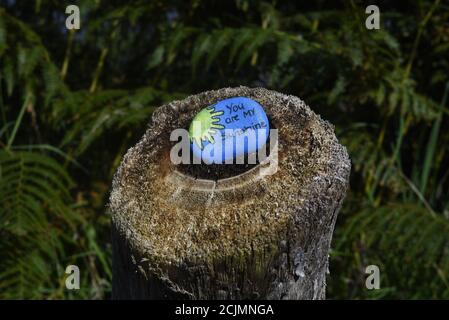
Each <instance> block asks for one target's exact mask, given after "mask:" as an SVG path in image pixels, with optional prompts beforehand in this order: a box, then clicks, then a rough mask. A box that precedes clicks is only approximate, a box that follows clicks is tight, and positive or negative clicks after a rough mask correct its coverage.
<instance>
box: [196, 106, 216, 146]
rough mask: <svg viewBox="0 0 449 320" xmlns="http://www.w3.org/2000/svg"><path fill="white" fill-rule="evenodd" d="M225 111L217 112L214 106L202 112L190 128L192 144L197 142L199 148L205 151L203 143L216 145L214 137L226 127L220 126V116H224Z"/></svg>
mask: <svg viewBox="0 0 449 320" xmlns="http://www.w3.org/2000/svg"><path fill="white" fill-rule="evenodd" d="M223 114H224V111H215V108H214V107H213V106H211V107H207V108H205V109H203V110H201V111H200V112H199V113H198V114H197V115H196V116H195V118H193V120H192V123H191V124H190V128H189V136H190V140H191V141H192V142H195V143H196V144H197V145H198V147H200V148H201V150H202V149H203V147H204V146H203V141H206V140H207V141H209V142H210V143H214V137H213V135H214V134H215V133H216V132H217V130H218V129H223V128H224V126H223V125H221V124H219V122H220V118H219V116H221V115H223Z"/></svg>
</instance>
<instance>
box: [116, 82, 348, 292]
mask: <svg viewBox="0 0 449 320" xmlns="http://www.w3.org/2000/svg"><path fill="white" fill-rule="evenodd" d="M235 96H243V97H248V98H251V99H253V100H255V101H257V102H259V103H260V104H261V105H262V106H263V108H264V109H265V111H266V113H267V115H268V118H269V121H270V125H271V127H274V128H277V129H278V130H279V131H278V137H279V143H278V144H277V147H278V170H277V172H275V173H274V174H271V175H262V174H260V171H261V170H262V169H263V168H262V167H263V165H262V164H260V165H256V166H254V167H252V168H247V170H246V171H245V168H244V169H243V170H242V168H237V169H235V168H236V167H234V166H232V165H231V166H229V165H228V166H229V167H226V169H224V170H223V169H220V168H218V167H217V166H215V167H214V166H212V167H210V169H209V168H205V167H204V166H205V165H200V167H201V168H200V169H201V170H202V171H201V170H200V171H195V169H193V170H190V169H189V168H187V169H186V167H185V166H183V165H174V164H173V163H172V162H171V161H170V150H171V148H172V146H173V144H174V142H173V141H170V133H171V132H172V131H173V130H174V129H176V128H188V127H189V124H190V122H191V120H192V118H193V117H194V116H195V114H197V113H198V111H200V110H201V109H203V108H205V107H207V106H209V105H212V104H214V103H215V102H218V101H220V100H223V99H226V98H230V97H235ZM270 156H271V155H270ZM228 168H229V169H228ZM234 169H235V171H233V170H234ZM220 170H221V171H220ZM198 172H200V173H198ZM349 173H350V161H349V158H348V154H347V152H346V149H345V148H344V147H343V146H341V145H340V144H339V143H338V141H337V139H336V137H335V134H334V131H333V127H332V125H331V124H329V123H328V122H326V121H324V120H322V119H321V118H320V117H319V116H317V115H316V114H315V113H313V112H312V111H311V110H310V108H309V107H308V106H306V105H305V103H304V102H303V101H301V100H300V99H299V98H297V97H294V96H287V95H283V94H280V93H278V92H274V91H269V90H266V89H261V88H256V89H250V88H246V87H239V88H224V89H220V90H216V91H209V92H204V93H201V94H197V95H194V96H190V97H188V98H186V99H184V100H182V101H174V102H172V103H169V104H167V105H164V106H162V107H160V108H158V109H157V110H156V111H155V112H154V114H153V117H152V121H151V123H150V125H149V128H148V130H147V132H146V133H145V135H144V137H143V138H142V139H141V141H140V142H139V143H138V144H137V145H136V146H135V147H133V148H131V149H129V150H128V152H127V154H126V155H125V157H124V159H123V161H122V163H121V165H120V167H119V169H118V171H117V173H116V175H115V177H114V181H113V187H112V191H111V196H110V209H111V212H112V221H113V224H112V237H113V288H112V289H113V298H115V299H167V298H168V299H323V298H324V297H325V283H326V273H327V272H328V255H329V248H330V243H331V238H332V233H333V229H334V225H335V221H336V219H337V214H338V211H339V209H340V207H341V205H342V201H343V198H344V196H345V193H346V189H347V187H348V179H349Z"/></svg>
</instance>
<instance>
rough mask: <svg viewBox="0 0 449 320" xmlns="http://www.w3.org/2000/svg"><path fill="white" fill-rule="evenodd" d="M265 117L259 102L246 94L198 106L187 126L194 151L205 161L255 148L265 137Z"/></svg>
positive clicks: (217, 161) (246, 152)
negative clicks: (206, 105)
mask: <svg viewBox="0 0 449 320" xmlns="http://www.w3.org/2000/svg"><path fill="white" fill-rule="evenodd" d="M269 126H270V124H269V122H268V117H267V115H266V113H265V111H264V110H263V108H262V106H261V105H260V104H259V103H258V102H256V101H254V100H252V99H250V98H246V97H233V98H229V99H225V100H221V101H219V102H217V103H215V104H213V105H211V106H209V107H206V108H204V109H203V110H201V111H200V112H199V113H198V114H197V115H196V116H195V117H194V118H193V120H192V123H191V124H190V128H189V136H190V141H191V149H192V152H193V155H194V156H195V157H196V158H198V159H203V161H204V162H206V163H224V162H225V161H226V163H228V162H229V160H230V159H236V158H237V157H241V156H244V155H245V154H250V153H254V152H256V151H258V150H259V149H260V148H261V147H262V146H263V145H264V144H265V143H266V142H267V139H268V135H269V132H270V127H269Z"/></svg>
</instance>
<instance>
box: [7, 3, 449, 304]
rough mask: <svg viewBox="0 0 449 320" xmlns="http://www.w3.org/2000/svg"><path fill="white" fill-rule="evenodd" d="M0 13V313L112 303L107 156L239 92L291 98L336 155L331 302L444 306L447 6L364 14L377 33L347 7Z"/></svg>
mask: <svg viewBox="0 0 449 320" xmlns="http://www.w3.org/2000/svg"><path fill="white" fill-rule="evenodd" d="M370 2H371V1H370ZM0 4H1V7H0V90H1V91H0V117H1V118H0V148H1V149H0V204H1V205H0V239H1V240H0V298H2V299H5V298H12V299H19V298H32V299H65V298H69V299H70V298H82V299H87V298H96V299H103V298H108V297H110V291H111V244H110V239H109V227H110V221H109V220H110V219H109V216H108V215H107V209H106V204H107V199H108V191H109V187H110V185H111V179H112V176H113V173H114V171H115V170H116V168H117V166H118V164H119V162H120V159H121V157H122V156H123V155H124V153H125V152H126V150H127V149H128V148H129V147H131V146H132V145H134V144H135V143H136V142H137V141H138V139H139V138H140V137H141V136H142V134H143V133H144V131H145V128H146V125H147V123H148V120H149V118H150V115H151V113H152V111H153V110H154V108H155V107H157V106H159V105H160V104H162V103H164V102H168V101H171V100H174V99H179V98H183V97H185V96H187V95H189V94H194V93H198V92H201V91H204V90H209V89H216V88H221V87H226V86H238V85H247V86H252V87H254V86H263V87H267V88H270V89H274V90H278V91H280V92H283V93H287V94H293V95H297V96H299V97H301V98H302V99H304V100H305V101H306V102H307V103H308V104H309V105H310V106H311V107H312V109H313V110H314V111H315V112H317V113H319V114H321V115H322V117H323V118H325V119H327V120H329V121H330V122H332V123H333V124H334V125H335V129H336V133H337V136H338V138H339V139H340V141H341V142H342V143H343V144H344V145H345V146H347V148H348V151H349V153H350V156H351V159H352V162H353V171H352V176H351V189H350V192H349V194H348V197H347V199H346V202H345V204H344V207H343V209H342V212H341V214H340V216H339V219H338V223H337V227H336V231H335V235H334V240H333V245H332V248H333V250H332V254H331V266H330V275H329V276H328V298H331V299H347V298H357V299H365V298H374V299H378V298H400V299H404V298H406V299H415V298H446V299H447V298H449V245H448V240H449V239H448V235H449V196H448V191H449V156H448V149H449V131H448V130H447V128H448V125H449V121H448V120H449V117H448V115H449V108H448V104H447V94H448V91H449V85H448V84H449V3H448V2H447V1H442V0H441V1H439V0H434V1H424V0H422V1H407V2H401V1H388V2H387V1H384V2H381V1H378V2H377V4H378V5H379V7H380V10H381V29H380V30H367V29H366V28H365V19H366V17H367V14H365V7H366V6H367V5H368V4H371V3H362V2H360V1H355V0H354V1H332V2H331V1H326V2H325V1H314V2H313V3H312V2H311V1H306V2H302V3H300V2H299V1H290V2H287V1H282V2H281V1H272V2H268V1H263V2H256V1H249V0H234V1H216V0H215V1H201V0H196V1H184V0H183V1H157V0H155V1H136V0H133V1H119V0H115V1H103V0H97V1H93V0H92V1H70V2H69V1H56V0H54V1H50V0H49V1H38V0H37V1H34V2H31V1H16V0H9V1H5V0H1V1H0ZM69 4H77V5H79V7H80V9H81V29H80V30H79V31H77V32H72V31H68V30H67V29H66V28H65V19H66V14H65V8H66V6H67V5H69ZM69 264H76V265H78V266H79V267H80V270H81V278H82V283H81V290H78V291H68V290H66V289H65V285H64V281H65V273H64V271H65V267H66V266H67V265H69ZM370 264H376V265H378V266H379V267H380V270H381V289H380V290H373V291H369V290H367V289H366V288H365V285H364V283H365V277H366V275H365V267H366V266H368V265H370Z"/></svg>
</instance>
